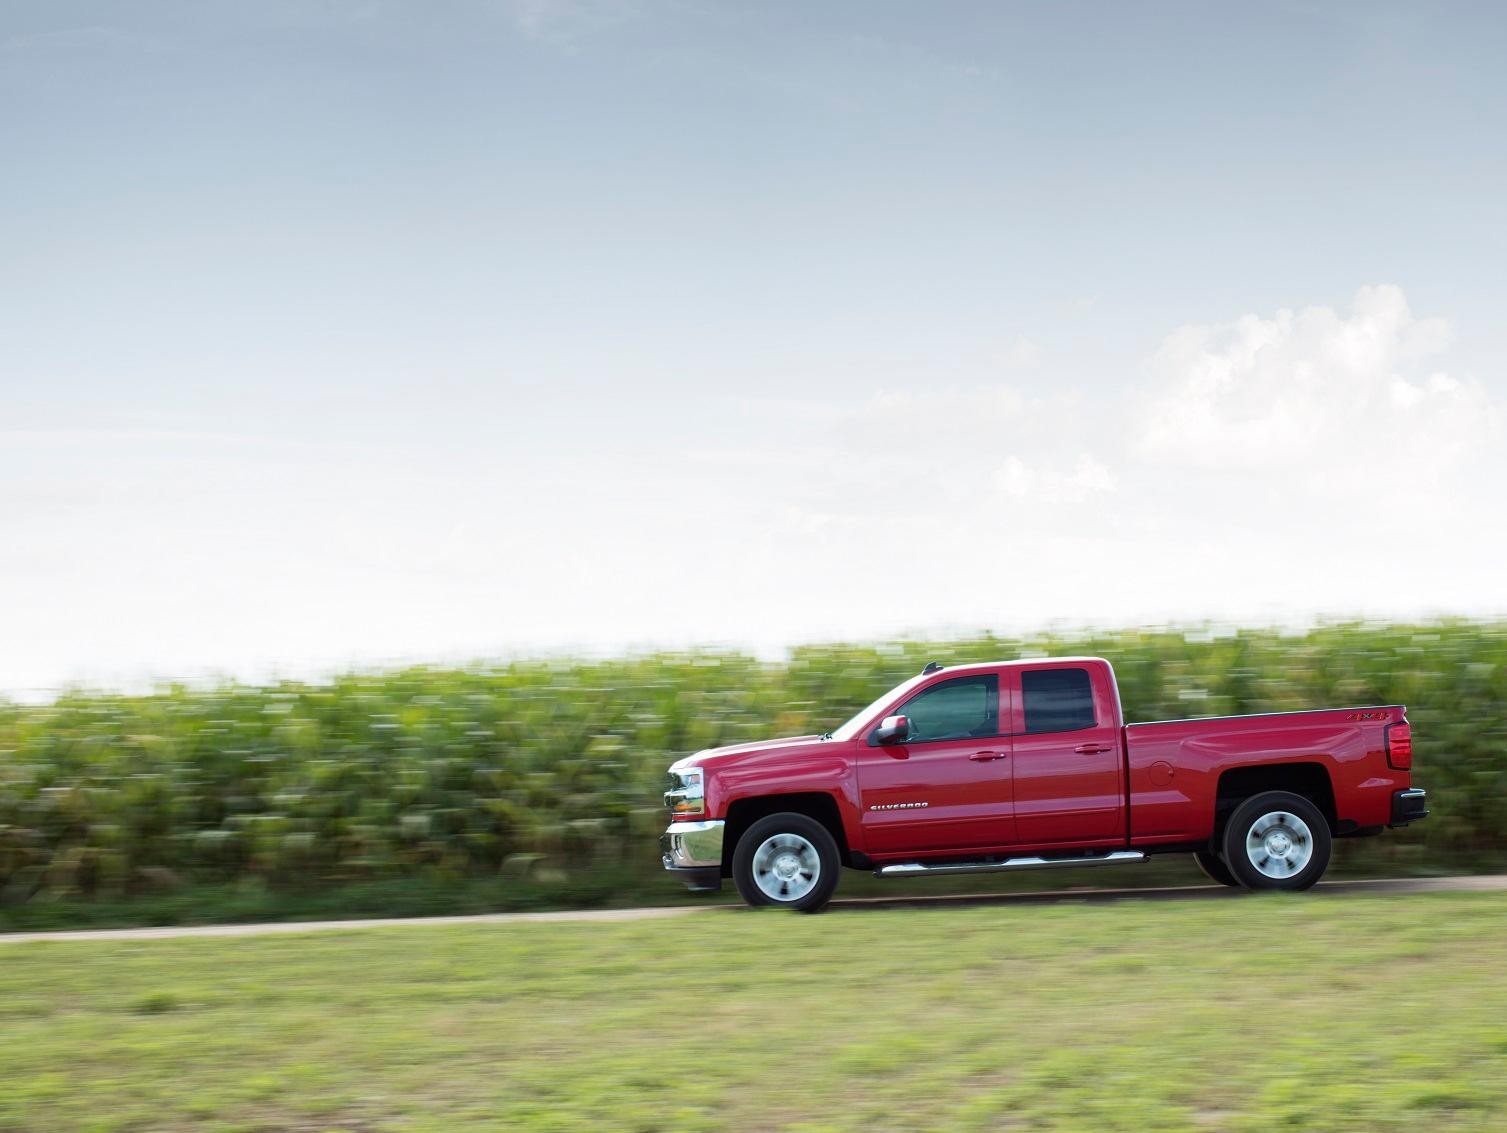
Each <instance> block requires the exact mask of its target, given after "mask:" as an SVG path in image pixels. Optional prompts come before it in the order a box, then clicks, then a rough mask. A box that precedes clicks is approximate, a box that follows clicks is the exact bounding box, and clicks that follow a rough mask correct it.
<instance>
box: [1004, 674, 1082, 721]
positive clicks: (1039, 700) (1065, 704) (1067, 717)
mask: <svg viewBox="0 0 1507 1133" xmlns="http://www.w3.org/2000/svg"><path fill="white" fill-rule="evenodd" d="M1020 691H1021V695H1022V697H1023V698H1024V700H1025V704H1026V732H1027V733H1028V734H1030V733H1033V732H1071V731H1074V730H1076V729H1078V728H1092V727H1093V726H1094V689H1093V685H1092V684H1091V683H1090V682H1089V679H1088V670H1087V669H1026V670H1024V671H1022V672H1021V674H1020Z"/></svg>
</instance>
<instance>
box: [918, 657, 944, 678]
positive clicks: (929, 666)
mask: <svg viewBox="0 0 1507 1133" xmlns="http://www.w3.org/2000/svg"><path fill="white" fill-rule="evenodd" d="M941 671H942V666H941V665H939V664H937V662H935V661H928V662H927V663H926V668H924V669H922V670H921V675H922V676H923V677H924V676H925V675H926V674H927V673H940V672H941Z"/></svg>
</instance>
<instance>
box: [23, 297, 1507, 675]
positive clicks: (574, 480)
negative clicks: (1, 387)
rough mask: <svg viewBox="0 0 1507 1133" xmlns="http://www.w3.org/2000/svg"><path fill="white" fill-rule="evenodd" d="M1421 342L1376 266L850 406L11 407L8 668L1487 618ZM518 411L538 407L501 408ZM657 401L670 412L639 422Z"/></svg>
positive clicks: (32, 671) (1487, 550) (1446, 389)
mask: <svg viewBox="0 0 1507 1133" xmlns="http://www.w3.org/2000/svg"><path fill="white" fill-rule="evenodd" d="M1448 343H1449V328H1448V326H1447V324H1446V323H1444V322H1443V321H1442V320H1438V319H1431V318H1419V317H1417V316H1415V315H1414V314H1413V313H1412V312H1411V310H1410V309H1409V307H1408V304H1407V301H1406V298H1405V296H1404V295H1403V293H1402V292H1401V291H1400V290H1398V289H1397V288H1393V287H1375V288H1366V289H1363V290H1362V291H1361V292H1360V293H1359V294H1358V295H1357V296H1356V298H1355V301H1354V302H1353V303H1352V304H1351V305H1350V307H1349V308H1348V309H1347V310H1344V311H1336V310H1334V309H1331V308H1327V307H1314V308H1308V309H1306V310H1303V311H1300V312H1293V311H1279V312H1277V313H1275V314H1270V313H1268V314H1248V315H1244V316H1242V317H1239V318H1236V319H1234V320H1232V321H1230V322H1228V323H1224V324H1220V325H1217V326H1185V327H1181V328H1177V329H1175V330H1173V331H1172V332H1171V333H1170V334H1169V335H1167V337H1166V338H1165V340H1164V341H1163V343H1162V344H1161V346H1160V348H1159V349H1158V350H1157V351H1155V353H1154V355H1153V356H1152V357H1151V358H1149V359H1147V360H1144V362H1143V363H1142V364H1141V365H1140V366H1139V368H1137V367H1136V366H1135V365H1133V364H1131V363H1127V364H1126V366H1125V372H1126V373H1127V374H1129V375H1133V377H1134V380H1133V381H1131V380H1127V382H1126V384H1124V385H1122V386H1120V387H1118V388H1110V389H1104V388H1102V385H1101V386H1100V387H1099V388H1095V387H1094V386H1092V385H1090V384H1088V383H1086V382H1080V381H1076V380H1074V376H1073V375H1072V374H1071V373H1069V372H1066V371H1064V370H1063V369H1062V366H1063V364H1064V363H1063V359H1062V358H1061V357H1060V356H1058V355H1057V354H1055V353H1054V354H1053V355H1052V356H1050V357H1046V358H1043V361H1042V365H1041V366H1040V367H1039V368H1038V369H1036V370H1033V371H1032V372H1031V373H1030V375H1029V376H1028V377H1027V376H1026V375H1013V376H1012V377H1011V379H1010V380H1009V381H1004V382H1001V381H990V380H989V374H990V373H991V372H994V373H997V371H991V370H989V369H988V368H987V367H986V368H985V369H984V372H982V373H976V374H973V375H960V377H959V380H958V381H957V383H955V384H950V385H939V384H937V383H936V382H935V381H929V380H927V379H926V377H925V376H924V375H923V374H918V375H917V376H916V377H915V378H914V379H912V380H909V381H907V380H904V378H903V377H902V376H897V375H896V374H893V373H892V374H888V375H887V376H886V379H885V382H884V385H883V387H882V388H881V389H879V390H877V391H876V392H874V393H873V394H871V395H870V396H868V397H867V398H863V397H859V398H855V399H853V400H851V401H843V400H840V399H825V400H819V399H815V398H812V399H807V400H802V399H799V398H790V397H788V396H785V397H784V398H783V399H781V398H779V397H765V398H761V397H756V396H746V397H737V398H735V397H727V396H716V395H711V396H708V398H707V400H706V402H705V403H704V404H703V405H702V406H701V407H700V408H699V409H697V408H692V409H689V410H688V409H687V408H686V407H685V406H684V405H670V404H668V403H666V404H664V405H661V404H659V403H648V404H642V405H636V412H637V413H638V414H639V416H638V417H637V418H634V420H635V421H637V424H634V423H632V422H626V423H625V425H624V428H623V429H622V430H621V433H620V435H619V436H618V437H612V436H607V437H606V439H602V440H599V441H596V442H593V443H591V444H585V443H583V442H582V441H581V440H580V439H579V438H574V437H572V436H570V435H568V434H567V433H566V432H564V431H560V432H556V433H551V434H549V436H548V437H547V438H545V439H546V440H547V441H548V444H547V445H540V446H531V447H526V446H519V445H517V444H514V443H513V442H512V441H511V440H510V439H509V440H508V441H507V443H503V444H498V443H494V442H493V441H492V440H490V439H489V440H488V442H487V444H486V446H485V447H484V448H480V449H478V448H467V447H466V446H465V445H463V444H457V443H452V442H450V441H449V440H448V439H447V437H446V436H445V432H444V430H434V429H431V430H430V432H429V433H428V434H425V435H418V434H416V435H415V438H414V439H413V440H411V441H410V440H405V441H403V442H402V444H401V446H399V447H395V448H392V449H391V450H389V448H388V447H386V446H376V447H373V446H369V445H363V444H360V443H357V441H358V439H359V437H358V434H357V432H356V431H355V430H354V429H352V430H351V432H350V436H349V438H348V440H347V441H346V442H344V443H342V446H341V447H340V448H339V450H338V451H336V450H335V449H334V448H333V447H332V446H330V445H328V444H324V443H321V444H317V445H316V444H308V443H302V444H297V445H295V444H291V443H290V444H286V445H276V446H266V445H260V444H240V443H237V444H225V443H221V442H223V441H224V440H225V439H227V438H223V437H216V436H205V435H201V434H200V433H198V432H196V431H195V430H194V429H193V428H191V427H187V426H186V427H184V428H181V429H173V430H165V429H160V428H154V429H153V430H152V431H151V432H150V433H149V434H146V435H137V434H134V433H133V434H122V433H120V432H118V431H113V432H112V431H108V430H85V429H75V430H72V431H58V432H36V431H33V432H32V433H29V434H22V433H19V432H14V431H13V432H11V433H10V434H8V439H9V441H10V443H9V444H6V445H0V476H4V477H5V478H6V479H7V481H8V482H10V483H12V484H15V485H18V486H24V487H25V491H24V492H22V491H19V490H18V491H17V492H13V493H12V494H11V495H10V496H9V497H6V498H4V499H0V514H3V516H4V518H5V519H6V520H7V522H8V527H7V534H8V546H9V547H10V548H11V550H10V551H9V552H7V553H0V598H9V600H10V601H9V609H8V611H7V613H8V616H9V618H10V621H9V623H8V626H9V629H10V631H11V632H10V633H8V634H7V642H8V643H10V644H9V646H8V647H6V648H0V688H4V687H12V688H14V687H25V686H35V685H47V684H50V683H54V682H56V680H58V679H59V678H60V677H61V676H64V675H66V674H70V673H81V674H85V675H87V674H108V675H109V677H110V678H111V679H115V678H117V677H120V676H123V675H124V676H129V675H131V674H140V673H142V672H150V673H156V674H160V675H163V676H176V675H192V674H193V673H195V672H202V671H204V670H206V669H214V668H217V667H227V668H230V669H232V670H235V671H239V672H243V673H249V674H252V675H254V674H256V673H257V672H260V671H265V669H266V667H267V666H269V665H271V664H273V663H277V662H282V663H286V664H288V665H290V666H293V667H295V668H297V667H299V666H307V665H308V664H311V663H314V662H329V663H334V664H338V663H344V662H347V661H370V660H374V659H397V658H421V659H422V658H433V657H454V656H457V655H462V656H463V655H467V654H483V653H497V652H505V651H507V650H537V649H559V648H566V647H571V646H578V647H579V646H586V647H600V648H606V649H617V648H621V647H622V646H624V645H626V644H640V645H642V644H668V645H676V644H684V643H692V642H712V641H731V642H738V643H743V644H751V645H754V646H756V647H759V648H761V649H763V650H765V651H768V652H775V651H777V650H778V649H779V648H780V646H782V645H783V644H786V643H789V642H792V641H798V640H810V639H823V638H834V637H849V638H854V637H859V638H862V637H878V636H882V635H885V634H889V633H894V632H900V631H905V630H955V629H964V630H967V629H976V628H979V627H981V626H990V627H995V628H1005V629H1009V628H1024V627H1031V626H1039V625H1042V624H1046V623H1049V622H1064V623H1068V624H1072V623H1095V624H1120V623H1126V622H1138V621H1151V622H1156V621H1162V620H1166V619H1183V620H1187V619H1196V618H1203V617H1211V618H1219V619H1229V620H1237V621H1239V620H1250V619H1257V620H1279V621H1280V620H1300V619H1302V618H1304V617H1309V616H1312V615H1314V614H1317V613H1321V612H1322V613H1332V614H1344V615H1349V614H1364V613H1378V614H1398V613H1401V614H1417V613H1429V612H1440V611H1458V612H1476V613H1496V612H1507V587H1504V585H1503V582H1502V577H1503V575H1502V570H1501V566H1500V564H1501V562H1502V561H1504V560H1507V526H1504V525H1503V524H1500V523H1498V522H1496V516H1497V513H1498V512H1499V510H1500V496H1501V493H1502V490H1503V489H1504V487H1507V457H1504V455H1503V453H1504V450H1507V445H1503V443H1502V440H1503V437H1502V416H1503V413H1502V407H1501V404H1500V401H1499V400H1497V399H1496V398H1494V397H1493V396H1492V395H1491V393H1490V390H1489V388H1488V387H1487V386H1486V385H1485V384H1483V383H1482V382H1480V381H1478V380H1475V379H1474V378H1472V377H1470V376H1468V375H1465V374H1461V373H1458V372H1455V371H1454V370H1452V368H1451V366H1450V365H1449V358H1448V356H1447V353H1446V351H1447V347H1448ZM969 377H971V378H972V381H971V382H970V381H969V380H967V379H968V378H969ZM472 410H474V406H470V405H466V404H460V405H457V406H456V409H455V412H456V413H457V414H459V413H465V412H468V411H472ZM677 412H678V413H681V414H690V415H691V416H690V417H689V418H687V417H685V416H682V417H681V418H680V420H679V421H678V422H677V420H676V418H675V413H677ZM561 419H562V420H572V418H571V417H570V416H569V415H568V414H567V415H563V416H562V418H561ZM444 420H446V421H451V423H452V424H453V421H452V420H451V419H448V418H447V419H444ZM535 420H537V422H538V423H539V428H540V429H545V428H547V427H548V423H549V420H550V418H549V416H548V414H542V415H540V416H539V417H538V418H537V419H535V418H532V417H520V418H519V428H525V427H532V423H533V422H535ZM191 424H192V423H191V422H190V423H189V425H191ZM677 424H678V425H679V426H680V427H681V428H680V432H679V435H678V436H677V437H676V439H674V440H671V439H670V437H669V436H668V435H661V433H660V432H659V429H660V428H661V426H663V428H664V429H666V430H672V431H673V430H674V429H675V428H676V426H677ZM687 426H690V427H687ZM210 432H211V433H213V430H211V431H210ZM487 436H488V437H489V438H490V437H491V434H487ZM206 439H208V440H210V441H212V442H214V443H212V444H206V443H205V441H206ZM28 499H29V500H30V502H29V503H28V502H27V501H28ZM0 645H5V643H0Z"/></svg>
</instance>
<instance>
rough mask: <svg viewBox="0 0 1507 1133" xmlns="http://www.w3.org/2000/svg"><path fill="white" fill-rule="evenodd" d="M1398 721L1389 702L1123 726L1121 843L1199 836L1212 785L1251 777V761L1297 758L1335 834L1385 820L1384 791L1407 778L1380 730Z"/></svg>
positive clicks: (1207, 821) (1399, 713) (1387, 800)
mask: <svg viewBox="0 0 1507 1133" xmlns="http://www.w3.org/2000/svg"><path fill="white" fill-rule="evenodd" d="M1403 719H1404V715H1403V707H1402V706H1401V705H1397V704H1393V705H1368V706H1362V707H1358V708H1325V709H1318V710H1312V711H1304V712H1267V713H1260V714H1256V715H1250V716H1204V717H1197V718H1193V719H1188V720H1165V721H1157V722H1154V723H1144V724H1129V725H1127V726H1126V728H1125V749H1126V767H1127V776H1128V785H1127V790H1128V797H1129V803H1130V807H1129V811H1130V816H1131V825H1130V842H1131V844H1132V845H1138V846H1139V845H1156V844H1158V843H1176V842H1183V841H1190V840H1194V839H1198V838H1206V837H1207V836H1208V832H1209V830H1210V828H1211V823H1212V819H1213V816H1214V815H1215V813H1216V808H1217V806H1218V804H1219V798H1220V784H1221V782H1222V781H1223V782H1225V783H1226V785H1227V786H1228V785H1229V784H1230V783H1235V782H1237V781H1238V780H1239V778H1240V777H1241V776H1242V775H1244V774H1251V775H1254V774H1257V772H1256V771H1255V770H1254V769H1252V770H1251V771H1250V772H1249V773H1247V772H1243V771H1242V768H1243V767H1246V766H1247V765H1250V764H1254V763H1260V764H1261V765H1263V766H1267V767H1269V766H1271V765H1273V764H1281V765H1289V764H1301V765H1304V766H1303V769H1302V773H1303V774H1305V775H1311V776H1312V777H1313V779H1314V782H1315V783H1316V784H1319V782H1320V780H1322V781H1323V786H1324V788H1325V790H1326V791H1327V794H1328V798H1329V806H1330V808H1331V809H1332V810H1334V811H1335V812H1334V814H1333V816H1332V819H1333V822H1334V825H1335V827H1336V833H1340V834H1343V833H1347V832H1350V831H1353V830H1359V829H1369V828H1373V827H1382V826H1385V825H1386V824H1387V823H1388V821H1389V819H1390V816H1391V806H1392V795H1393V792H1394V791H1397V790H1402V789H1405V788H1407V787H1408V786H1409V785H1410V781H1411V776H1410V773H1409V772H1407V771H1397V770H1393V769H1392V768H1390V767H1389V766H1388V764H1387V758H1386V750H1385V738H1386V733H1385V728H1386V727H1387V725H1389V724H1393V723H1400V722H1402V720H1403ZM1241 786H1242V788H1243V789H1248V786H1249V785H1248V784H1241ZM1226 793H1227V794H1228V793H1233V792H1230V791H1227V792H1226ZM1336 799H1338V800H1340V802H1339V804H1338V808H1337V809H1335V807H1336V804H1335V801H1334V800H1336Z"/></svg>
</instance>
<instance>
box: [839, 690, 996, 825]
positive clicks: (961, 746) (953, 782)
mask: <svg viewBox="0 0 1507 1133" xmlns="http://www.w3.org/2000/svg"><path fill="white" fill-rule="evenodd" d="M1000 694H1001V690H1000V687H999V675H998V674H996V673H981V674H975V675H971V676H966V677H953V678H951V679H947V680H941V681H938V682H937V683H935V684H931V685H928V686H927V687H926V688H924V689H922V690H921V691H919V692H917V693H916V694H915V695H914V696H912V697H911V698H910V699H909V700H907V701H906V702H905V703H903V704H901V705H898V706H895V707H892V708H891V709H890V710H889V714H890V715H895V714H898V715H902V716H905V717H906V718H907V719H908V720H909V721H910V732H909V734H908V736H907V738H906V739H905V740H904V741H903V742H901V743H892V744H883V745H881V744H879V743H877V742H876V741H875V739H874V735H873V731H872V729H871V730H870V732H869V733H868V734H867V735H865V736H860V737H858V739H857V740H856V742H857V743H858V745H859V755H858V787H859V794H860V798H861V801H862V805H863V826H864V843H865V845H866V846H867V847H868V852H869V853H871V854H904V853H911V852H915V851H922V850H953V849H955V850H968V849H976V848H979V847H983V846H1000V845H1003V844H1006V843H1008V842H1010V841H1011V840H1012V822H1011V815H1010V789H1011V788H1010V759H1009V752H1010V747H1009V745H1010V740H1009V738H1008V737H1005V736H1002V735H1001V734H1000V733H1001V731H1002V729H1001V727H1000V720H1001V719H1008V718H1009V713H1008V711H1007V712H1005V713H1003V714H1002V713H1001V711H1000V708H1001V703H1000V701H1001V695H1000Z"/></svg>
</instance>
